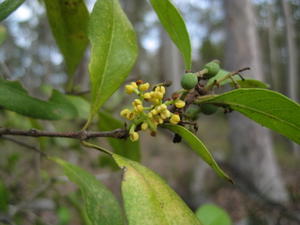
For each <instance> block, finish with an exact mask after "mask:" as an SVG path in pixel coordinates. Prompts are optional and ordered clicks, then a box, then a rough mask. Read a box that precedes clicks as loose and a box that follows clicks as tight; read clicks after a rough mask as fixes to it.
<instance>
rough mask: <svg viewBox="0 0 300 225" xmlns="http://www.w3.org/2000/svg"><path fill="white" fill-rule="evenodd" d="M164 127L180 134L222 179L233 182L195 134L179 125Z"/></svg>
mask: <svg viewBox="0 0 300 225" xmlns="http://www.w3.org/2000/svg"><path fill="white" fill-rule="evenodd" d="M162 127H164V128H167V129H169V130H171V131H173V132H174V133H176V134H179V135H180V136H181V137H182V138H183V139H184V141H185V142H186V143H187V145H188V146H189V147H190V148H191V149H192V150H194V151H195V152H196V153H197V155H199V156H200V157H201V158H202V159H203V160H204V161H205V162H206V163H207V164H208V165H209V166H210V167H212V168H213V169H214V171H215V172H216V173H217V174H218V175H219V176H220V177H222V178H225V179H227V180H229V181H230V182H232V180H231V178H230V177H229V176H228V175H227V174H226V173H225V172H224V171H223V170H222V169H221V168H220V167H219V165H218V164H217V162H216V161H215V160H214V158H213V156H212V154H211V153H210V152H209V151H208V149H207V148H206V147H205V145H204V144H203V143H202V141H200V140H199V138H198V137H197V136H196V135H195V134H193V133H192V132H191V131H189V130H188V129H186V128H185V127H183V126H179V125H174V124H165V125H163V126H162Z"/></svg>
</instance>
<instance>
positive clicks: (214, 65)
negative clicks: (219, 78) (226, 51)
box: [203, 60, 220, 79]
mask: <svg viewBox="0 0 300 225" xmlns="http://www.w3.org/2000/svg"><path fill="white" fill-rule="evenodd" d="M204 68H205V69H207V70H208V72H207V73H206V74H204V75H203V77H204V78H205V79H209V78H212V77H214V76H216V75H217V73H218V72H219V71H220V65H219V62H217V61H215V60H214V61H211V62H209V63H207V64H205V66H204Z"/></svg>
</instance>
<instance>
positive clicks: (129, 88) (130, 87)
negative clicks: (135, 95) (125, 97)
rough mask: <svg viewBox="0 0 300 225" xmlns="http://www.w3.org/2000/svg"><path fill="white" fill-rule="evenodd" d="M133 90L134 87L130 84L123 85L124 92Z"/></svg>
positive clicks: (129, 92)
mask: <svg viewBox="0 0 300 225" xmlns="http://www.w3.org/2000/svg"><path fill="white" fill-rule="evenodd" d="M133 91H134V87H133V86H132V85H130V84H128V85H126V86H125V92H126V93H127V94H129V95H130V94H131V93H132V92H133Z"/></svg>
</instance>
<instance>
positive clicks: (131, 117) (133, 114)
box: [126, 112, 136, 120]
mask: <svg viewBox="0 0 300 225" xmlns="http://www.w3.org/2000/svg"><path fill="white" fill-rule="evenodd" d="M135 116H136V115H135V113H134V112H130V113H128V114H127V117H126V118H127V119H128V120H133V119H134V118H135Z"/></svg>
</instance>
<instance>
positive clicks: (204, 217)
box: [196, 204, 232, 225]
mask: <svg viewBox="0 0 300 225" xmlns="http://www.w3.org/2000/svg"><path fill="white" fill-rule="evenodd" d="M196 216H197V217H198V218H199V220H200V221H201V222H202V223H203V225H232V222H231V219H230V217H229V216H228V214H227V212H226V211H225V210H224V209H222V208H220V207H218V206H216V205H214V204H205V205H203V206H201V207H200V208H199V209H197V211H196Z"/></svg>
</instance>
